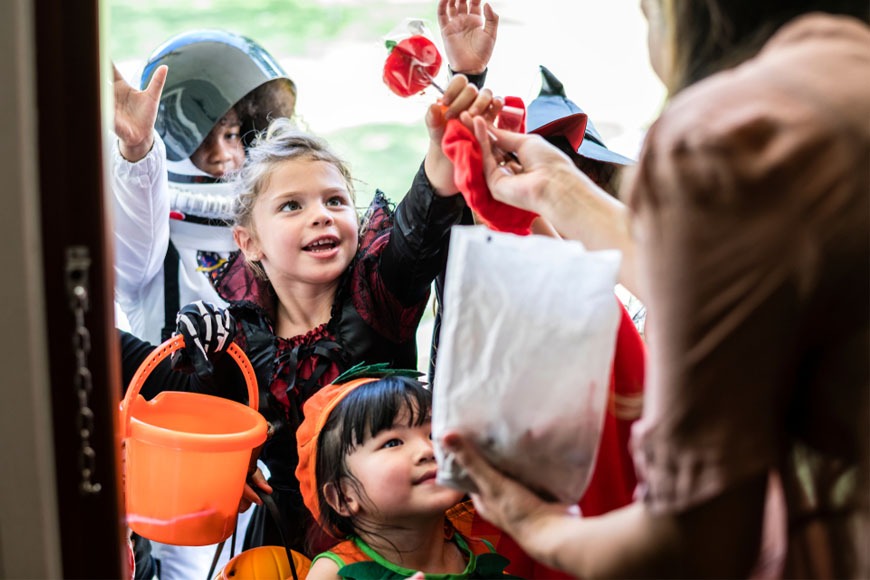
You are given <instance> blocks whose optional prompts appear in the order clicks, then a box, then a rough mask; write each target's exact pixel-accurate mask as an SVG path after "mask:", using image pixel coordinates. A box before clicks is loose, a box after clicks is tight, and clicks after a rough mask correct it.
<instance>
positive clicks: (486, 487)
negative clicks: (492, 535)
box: [442, 431, 577, 539]
mask: <svg viewBox="0 0 870 580" xmlns="http://www.w3.org/2000/svg"><path fill="white" fill-rule="evenodd" d="M442 444H443V446H444V448H445V449H446V450H447V451H448V452H450V453H451V454H452V455H453V458H454V459H455V461H456V462H457V463H459V465H461V466H462V468H463V469H465V471H466V472H467V474H468V477H469V478H471V481H472V482H473V483H474V486H475V487H476V488H477V491H476V492H475V493H472V494H471V499H472V500H473V501H474V507H475V509H476V510H477V513H479V514H480V515H481V517H483V518H484V519H485V520H487V521H489V522H491V523H492V524H494V525H495V526H496V527H498V528H500V529H502V530H504V531H505V532H507V533H509V534H510V535H511V536H514V537H515V538H517V539H521V538H534V537H535V532H534V530H535V529H536V528H537V529H543V526H542V524H543V523H544V522H546V520H548V519H550V518H552V517H553V516H556V517H558V518H563V517H565V516H571V517H574V516H576V515H577V512H576V506H563V505H560V504H553V503H547V502H545V501H544V500H542V499H541V498H540V497H538V496H537V495H536V494H535V493H534V492H532V491H531V490H530V489H528V488H527V487H525V486H524V485H522V484H520V483H518V482H517V481H515V480H513V479H511V478H509V477H507V476H506V475H504V474H503V473H501V472H500V471H498V470H497V469H495V468H494V467H493V466H492V465H490V464H489V462H488V461H487V460H486V459H485V458H484V457H483V455H481V454H480V452H479V451H478V450H477V448H476V447H475V445H474V443H473V442H472V441H471V440H470V439H468V438H466V437H463V436H462V435H461V434H459V433H457V432H455V431H451V432H448V433H446V434H445V435H444V437H443V439H442Z"/></svg>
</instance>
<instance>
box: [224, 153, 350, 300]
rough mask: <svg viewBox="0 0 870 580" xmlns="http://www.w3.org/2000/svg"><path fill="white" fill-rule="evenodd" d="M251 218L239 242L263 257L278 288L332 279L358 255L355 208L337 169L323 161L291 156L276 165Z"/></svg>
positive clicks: (258, 257)
mask: <svg viewBox="0 0 870 580" xmlns="http://www.w3.org/2000/svg"><path fill="white" fill-rule="evenodd" d="M251 218H252V219H251V225H252V230H253V231H252V232H251V231H246V235H243V236H242V237H241V238H240V239H241V241H240V246H241V247H242V251H243V252H245V255H246V256H247V257H248V258H249V259H255V260H259V261H260V262H261V264H262V266H263V268H264V269H265V271H266V274H267V275H268V276H269V280H270V281H271V283H272V285H273V286H275V287H276V288H277V287H278V285H287V284H291V285H292V284H299V283H301V284H311V285H322V284H330V283H332V282H334V281H335V280H337V279H338V278H339V276H341V274H342V273H343V272H344V271H345V269H347V267H348V265H349V264H350V262H351V260H353V257H354V256H355V255H356V251H357V247H358V245H359V240H358V235H359V219H358V217H357V213H356V208H355V207H354V205H353V201H352V198H351V196H350V192H349V191H348V187H347V183H346V182H345V180H344V177H343V176H342V174H341V172H340V171H339V170H338V168H337V167H335V165H333V164H331V163H328V162H326V161H314V160H311V159H305V158H302V159H291V160H287V161H284V162H282V163H281V164H280V165H278V166H276V168H275V170H274V171H273V173H272V174H271V176H270V177H269V179H268V182H267V184H266V188H265V189H263V191H262V192H261V193H260V194H259V196H258V197H257V201H256V202H255V204H254V208H253V212H252V215H251ZM245 239H247V240H248V241H249V243H248V244H245V243H244V240H245ZM246 246H247V247H246Z"/></svg>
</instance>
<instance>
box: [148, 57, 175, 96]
mask: <svg viewBox="0 0 870 580" xmlns="http://www.w3.org/2000/svg"><path fill="white" fill-rule="evenodd" d="M167 74H169V67H168V66H166V65H165V64H162V65H160V66H158V67H157V70H155V71H154V75H153V76H152V77H151V80H150V81H149V82H148V88H147V89H145V91H146V92H147V93H148V94H149V95H152V96H153V97H155V98H157V99H159V98H160V93H162V92H163V86H164V85H165V84H166V75H167Z"/></svg>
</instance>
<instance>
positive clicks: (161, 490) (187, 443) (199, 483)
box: [119, 336, 267, 545]
mask: <svg viewBox="0 0 870 580" xmlns="http://www.w3.org/2000/svg"><path fill="white" fill-rule="evenodd" d="M183 346H184V340H183V338H182V337H181V336H177V337H174V338H172V339H170V340H168V341H166V342H164V343H163V344H161V345H160V346H158V347H157V348H156V349H155V350H154V351H153V352H151V353H150V354H149V355H148V357H146V359H145V360H144V361H143V362H142V364H141V365H140V366H139V369H137V371H136V373H135V374H134V376H133V380H132V381H131V383H130V387H129V388H128V389H127V393H126V394H125V396H124V400H123V401H122V403H121V408H120V413H121V416H120V424H119V427H120V429H122V432H121V435H122V438H123V439H124V440H125V441H126V444H127V454H128V457H127V466H126V488H127V489H126V490H125V491H126V504H127V511H128V514H127V522H128V525H129V526H130V527H131V528H132V529H133V530H134V531H136V532H138V533H140V534H141V535H143V536H144V537H146V538H150V539H153V540H157V541H160V542H163V543H168V544H175V545H207V544H214V543H216V542H219V541H221V540H225V539H226V538H227V537H228V536H229V535H231V534H232V530H233V527H234V525H235V520H236V517H237V507H238V501H239V500H240V499H241V496H242V489H243V487H244V480H245V475H246V473H247V470H248V466H249V463H250V458H251V452H252V450H253V449H254V448H255V447H257V446H259V445H260V444H262V443H263V442H264V441H265V440H266V437H267V434H266V431H267V423H266V420H265V418H264V417H263V416H262V415H261V414H260V413H258V403H259V396H258V390H257V380H256V375H255V374H254V370H253V368H252V367H251V363H250V361H249V360H248V358H247V356H246V355H245V353H244V352H243V351H242V350H241V349H240V348H239V347H238V346H237V345H235V344H231V345H230V347H229V349H228V350H227V353H228V354H229V355H230V356H231V357H232V358H233V359H234V360H235V361H236V362H237V363H238V365H239V367H240V368H241V369H242V373H243V375H244V378H245V382H246V385H247V390H248V405H247V406H246V405H243V404H241V403H238V402H236V401H232V400H229V399H225V398H221V397H216V396H213V395H206V394H202V393H190V392H181V391H164V392H162V393H160V394H158V395H157V396H156V397H154V399H152V400H151V401H146V400H145V399H143V398H142V397H141V395H140V394H139V392H140V390H141V388H142V385H143V384H144V383H145V381H146V379H147V378H148V375H149V374H150V373H151V372H152V371H153V370H154V369H155V368H156V367H157V365H158V364H159V363H160V362H161V361H163V360H164V359H165V358H166V357H167V356H169V355H170V354H172V353H173V352H175V351H176V350H178V349H180V348H182V347H183ZM167 469H168V471H166V470H167ZM158 473H159V474H160V477H161V478H162V480H161V485H160V486H158V487H155V486H154V484H153V480H154V477H155V474H158ZM206 483H208V485H205V484H206ZM164 485H165V487H164ZM176 486H178V487H176ZM168 489H169V490H175V491H174V492H173V493H170V494H167V493H166V490H168Z"/></svg>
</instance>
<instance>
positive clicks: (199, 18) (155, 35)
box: [107, 0, 436, 206]
mask: <svg viewBox="0 0 870 580" xmlns="http://www.w3.org/2000/svg"><path fill="white" fill-rule="evenodd" d="M435 4H436V3H435V2H434V1H433V0H405V1H402V0H399V1H396V0H392V1H389V0H387V1H384V0H372V1H369V0H108V17H109V19H108V31H109V38H108V45H107V46H108V50H109V54H110V57H111V58H112V60H114V61H125V60H138V61H142V62H144V61H145V59H147V57H148V55H150V54H151V52H152V51H154V49H155V48H156V47H157V46H158V45H159V44H161V43H162V42H163V41H165V40H167V39H168V38H170V37H171V36H173V35H175V34H178V33H181V32H184V31H188V30H191V29H195V28H223V29H226V30H230V31H232V32H236V33H238V34H242V35H244V36H248V37H250V38H252V39H254V40H256V41H257V42H259V43H260V44H262V45H263V46H264V47H266V48H267V49H268V50H269V52H270V53H271V54H272V56H274V57H275V58H276V59H278V60H279V61H281V60H282V59H283V58H286V57H291V56H299V57H309V58H310V57H314V58H316V56H317V54H318V53H319V52H322V51H323V50H324V47H326V46H328V45H329V43H333V42H340V41H355V40H363V41H368V40H371V39H376V38H380V37H382V36H383V35H384V34H386V33H387V32H389V31H390V30H392V29H393V28H394V27H395V26H396V24H398V23H400V22H402V20H404V19H405V18H407V17H409V16H415V17H418V16H423V17H426V18H428V19H429V20H430V21H431V22H434V21H435V14H434V10H435ZM323 74H340V71H323ZM349 90H351V88H350V87H349ZM337 99H340V103H341V104H340V106H353V104H352V103H353V102H352V99H347V98H342V97H341V96H337ZM338 105H339V104H338V103H337V106H338ZM297 113H298V114H300V115H301V117H302V119H303V121H304V117H305V111H304V110H298V111H297ZM359 118H360V120H361V121H363V122H364V119H365V111H364V110H361V111H360V115H359ZM421 119H422V115H421ZM322 136H323V137H325V138H326V139H327V140H329V142H330V143H331V144H332V146H333V147H334V148H335V149H336V151H337V152H338V153H339V154H340V155H341V156H342V157H344V158H345V159H346V160H347V161H348V162H349V163H350V165H351V170H352V172H353V175H354V176H355V177H356V179H357V180H358V186H357V197H358V203H359V204H360V205H363V206H364V205H366V204H367V203H368V201H369V200H370V199H371V196H372V195H373V194H374V190H375V188H379V189H382V190H383V191H385V192H386V193H387V195H388V197H390V199H392V200H393V201H398V200H399V199H400V198H401V197H402V196H404V193H405V192H406V191H407V189H408V186H409V185H410V182H411V179H412V177H413V175H414V173H415V172H416V170H417V168H418V167H419V164H420V161H421V160H422V158H423V154H424V152H425V147H426V143H427V139H428V137H427V135H426V132H425V128H424V127H423V126H422V123H416V124H415V125H413V126H409V125H408V124H405V123H399V122H397V123H387V124H385V123H372V124H361V125H357V126H354V127H348V128H346V129H341V130H337V131H333V132H329V133H325V134H322Z"/></svg>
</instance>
